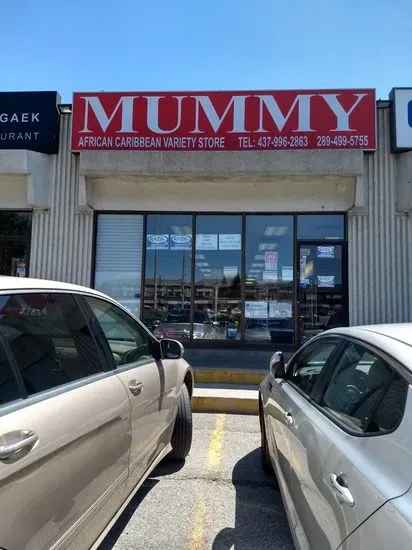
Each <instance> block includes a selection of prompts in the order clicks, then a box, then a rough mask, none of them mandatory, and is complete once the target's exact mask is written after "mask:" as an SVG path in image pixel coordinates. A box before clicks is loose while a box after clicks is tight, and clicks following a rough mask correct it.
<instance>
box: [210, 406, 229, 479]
mask: <svg viewBox="0 0 412 550" xmlns="http://www.w3.org/2000/svg"><path fill="white" fill-rule="evenodd" d="M224 423H225V415H223V414H218V415H217V416H216V427H215V429H214V431H213V432H212V436H211V438H210V443H209V451H208V453H207V467H208V468H209V470H215V471H216V470H219V469H220V461H221V458H222V445H223V426H224Z"/></svg>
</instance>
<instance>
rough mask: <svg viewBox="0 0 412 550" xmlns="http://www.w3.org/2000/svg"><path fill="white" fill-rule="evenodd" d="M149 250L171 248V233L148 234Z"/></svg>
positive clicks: (147, 243)
mask: <svg viewBox="0 0 412 550" xmlns="http://www.w3.org/2000/svg"><path fill="white" fill-rule="evenodd" d="M146 248H147V250H169V235H147V241H146Z"/></svg>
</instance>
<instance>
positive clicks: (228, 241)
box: [219, 233, 242, 250]
mask: <svg viewBox="0 0 412 550" xmlns="http://www.w3.org/2000/svg"><path fill="white" fill-rule="evenodd" d="M241 247H242V236H241V235H240V234H239V233H227V234H225V233H222V234H221V235H219V250H240V249H241Z"/></svg>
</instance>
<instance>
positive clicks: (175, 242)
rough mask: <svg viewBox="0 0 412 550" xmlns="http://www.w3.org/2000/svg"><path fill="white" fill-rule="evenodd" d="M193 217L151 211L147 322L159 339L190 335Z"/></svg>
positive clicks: (146, 279) (146, 286) (184, 338)
mask: <svg viewBox="0 0 412 550" xmlns="http://www.w3.org/2000/svg"><path fill="white" fill-rule="evenodd" d="M191 273H192V216H191V215H187V214H149V215H148V216H147V233H146V276H145V287H144V308H143V321H144V322H145V324H146V326H147V327H148V328H150V329H151V330H154V331H155V334H156V336H157V337H158V338H177V339H179V340H187V339H189V337H190V302H191V288H192V287H191Z"/></svg>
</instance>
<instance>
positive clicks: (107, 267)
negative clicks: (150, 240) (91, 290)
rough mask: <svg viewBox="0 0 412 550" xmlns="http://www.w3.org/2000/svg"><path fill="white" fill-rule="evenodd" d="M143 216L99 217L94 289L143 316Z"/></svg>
mask: <svg viewBox="0 0 412 550" xmlns="http://www.w3.org/2000/svg"><path fill="white" fill-rule="evenodd" d="M142 252H143V216H139V215H128V214H99V216H98V218H97V235H96V265H95V277H94V287H95V288H96V289H97V290H100V291H101V292H103V293H105V294H107V295H108V296H111V297H112V298H114V299H115V300H117V301H118V302H119V303H121V304H122V305H123V306H124V307H125V308H127V309H128V310H129V311H131V312H132V313H133V314H134V315H136V316H140V294H141V284H142V283H141V281H142Z"/></svg>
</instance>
